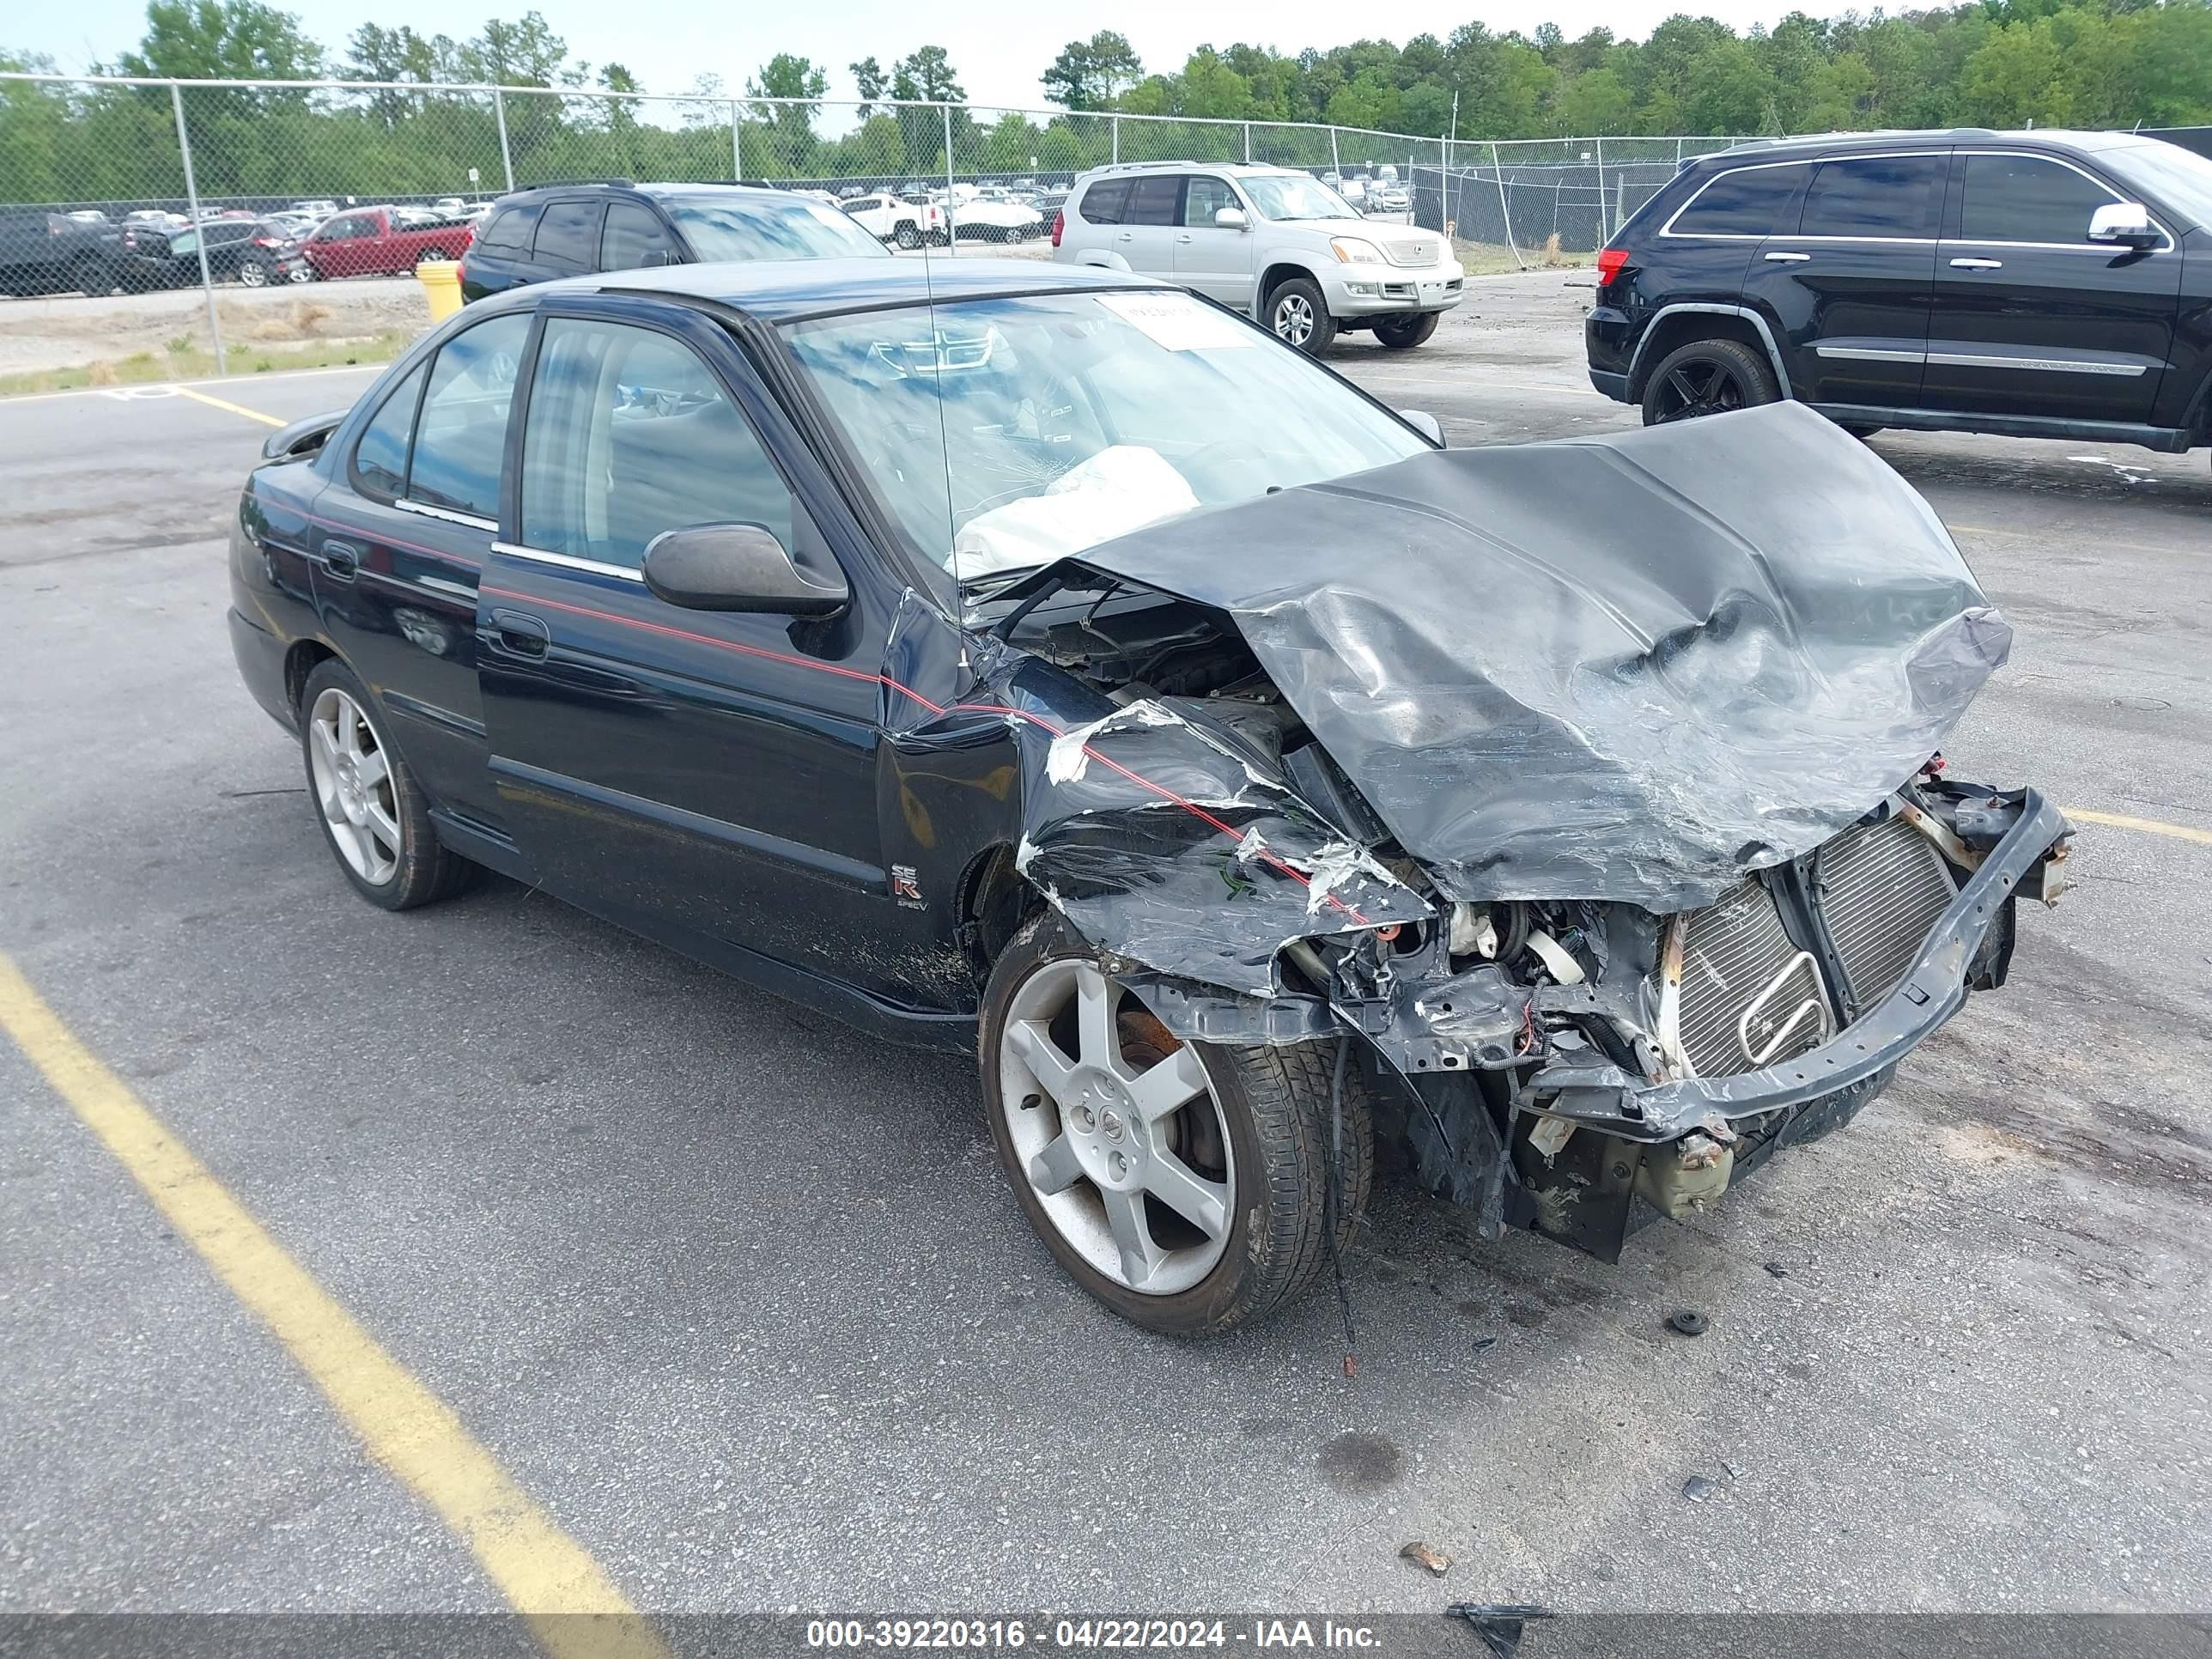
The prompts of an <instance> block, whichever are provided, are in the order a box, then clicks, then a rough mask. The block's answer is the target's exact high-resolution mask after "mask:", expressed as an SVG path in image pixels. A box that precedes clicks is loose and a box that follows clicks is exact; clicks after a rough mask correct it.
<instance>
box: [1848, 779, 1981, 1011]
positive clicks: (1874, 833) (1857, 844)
mask: <svg viewBox="0 0 2212 1659" xmlns="http://www.w3.org/2000/svg"><path fill="white" fill-rule="evenodd" d="M1813 885H1814V893H1815V894H1816V895H1817V896H1818V899H1819V902H1820V919H1821V920H1822V921H1825V922H1826V924H1827V927H1828V936H1829V937H1830V938H1831V939H1833V940H1834V941H1835V945H1836V954H1837V955H1838V956H1839V957H1842V958H1843V961H1844V972H1845V974H1847V975H1849V976H1850V991H1851V1005H1852V1006H1853V1007H1854V1008H1855V1009H1858V1010H1864V1009H1867V1008H1870V1007H1872V1006H1874V1005H1875V1003H1877V1002H1879V1001H1881V1000H1882V999H1883V998H1884V997H1886V996H1887V995H1888V994H1890V993H1891V992H1892V991H1893V990H1895V989H1896V988H1897V982H1898V981H1899V980H1901V979H1903V978H1904V977H1905V969H1908V968H1910V967H1911V965H1912V959H1913V958H1914V957H1917V956H1918V955H1919V954H1920V947H1921V946H1922V945H1924V944H1926V943H1927V942H1928V934H1929V929H1931V928H1932V927H1935V925H1936V917H1937V916H1939V915H1942V912H1943V907H1944V906H1946V905H1948V903H1950V902H1951V901H1952V899H1953V898H1954V897H1955V896H1957V894H1958V888H1957V886H1956V884H1954V882H1953V881H1952V879H1951V868H1950V866H1948V865H1947V864H1946V863H1944V862H1943V855H1942V853H1941V852H1939V851H1937V850H1936V843H1935V842H1932V841H1930V840H1929V838H1928V837H1927V836H1924V835H1923V834H1921V833H1920V831H1919V830H1917V829H1914V828H1913V827H1912V826H1911V824H1910V823H1906V822H1905V820H1904V819H1903V818H1890V819H1888V820H1887V821H1886V822H1884V823H1862V824H1856V825H1854V826H1852V827H1851V828H1850V829H1846V830H1844V833H1843V834H1842V835H1840V836H1837V837H1836V838H1835V840H1833V841H1832V842H1829V843H1828V844H1827V845H1826V847H1823V848H1821V849H1820V857H1819V858H1818V859H1817V860H1815V861H1814V866H1813Z"/></svg>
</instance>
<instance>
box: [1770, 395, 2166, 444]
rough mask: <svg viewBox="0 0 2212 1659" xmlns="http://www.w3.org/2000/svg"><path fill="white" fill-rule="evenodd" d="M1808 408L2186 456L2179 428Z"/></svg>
mask: <svg viewBox="0 0 2212 1659" xmlns="http://www.w3.org/2000/svg"><path fill="white" fill-rule="evenodd" d="M1808 407H1810V408H1812V409H1814V410H1817V411H1818V412H1819V413H1820V414H1822V415H1825V416H1827V417H1828V418H1829V419H1830V420H1832V421H1838V422H1843V423H1844V424H1845V425H1848V426H1887V427H1896V428H1900V429H1902V430H1905V431H1911V432H1985V433H1990V434H1992V435H1995V436H1997V437H2002V438H2067V439H2070V440H2072V441H2075V442H2076V443H2100V444H2135V445H2137V446H2138V447H2142V448H2144V449H2154V450H2157V451H2159V452H2160V453H2163V454H2167V455H2180V454H2185V453H2187V452H2188V450H2189V448H2190V447H2191V437H2190V435H2189V433H2188V432H2187V431H2186V430H2185V429H2184V428H2180V427H2171V426H2137V425H2135V424H2134V423H2133V422H2126V421H2069V420H2066V419H2063V418H2062V417H2059V416H2046V415H1995V414H1986V413H1983V414H1974V413H1968V412H1966V411H1963V410H1955V411H1954V410H1948V409H1891V408H1886V407H1884V406H1882V405H1881V404H1810V405H1808Z"/></svg>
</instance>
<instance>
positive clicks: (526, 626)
mask: <svg viewBox="0 0 2212 1659" xmlns="http://www.w3.org/2000/svg"><path fill="white" fill-rule="evenodd" d="M552 640H553V635H552V634H551V632H550V630H549V629H547V628H546V626H545V624H544V623H543V622H541V621H539V620H538V618H537V617H533V616H532V615H530V614H529V613H528V612H527V611H493V612H492V613H491V644H492V648H493V649H494V650H496V651H501V652H504V653H506V654H507V655H508V656H510V657H530V658H533V659H535V658H539V657H543V656H544V654H545V650H546V647H548V646H549V645H550V644H551V643H552Z"/></svg>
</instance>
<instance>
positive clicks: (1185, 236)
mask: <svg viewBox="0 0 2212 1659" xmlns="http://www.w3.org/2000/svg"><path fill="white" fill-rule="evenodd" d="M1176 240H1177V241H1178V242H1188V240H1190V233H1189V232H1188V231H1187V230H1186V231H1185V232H1183V234H1182V235H1180V236H1178V237H1176Z"/></svg>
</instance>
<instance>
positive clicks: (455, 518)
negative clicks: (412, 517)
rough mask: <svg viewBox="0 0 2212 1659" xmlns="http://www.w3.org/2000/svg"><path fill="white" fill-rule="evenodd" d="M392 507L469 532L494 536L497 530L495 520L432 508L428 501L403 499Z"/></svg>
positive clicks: (451, 509) (496, 521) (444, 508)
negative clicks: (459, 527)
mask: <svg viewBox="0 0 2212 1659" xmlns="http://www.w3.org/2000/svg"><path fill="white" fill-rule="evenodd" d="M392 506H394V507H397V508H398V509H399V511H401V512H402V513H420V514H422V517H424V518H426V519H436V520H439V521H440V522H441V523H443V524H458V525H464V526H467V527H468V528H469V529H471V530H489V531H491V532H494V533H495V534H496V533H497V532H498V530H499V520H496V519H486V518H482V517H479V516H478V515H477V514H476V513H463V512H459V511H458V510H457V509H455V508H453V507H433V506H431V505H430V504H429V503H428V501H408V500H406V499H405V498H404V497H402V498H401V499H400V500H398V501H394V502H392Z"/></svg>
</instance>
